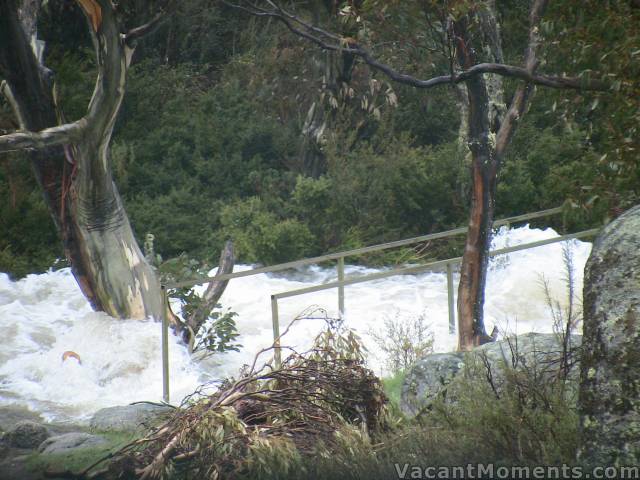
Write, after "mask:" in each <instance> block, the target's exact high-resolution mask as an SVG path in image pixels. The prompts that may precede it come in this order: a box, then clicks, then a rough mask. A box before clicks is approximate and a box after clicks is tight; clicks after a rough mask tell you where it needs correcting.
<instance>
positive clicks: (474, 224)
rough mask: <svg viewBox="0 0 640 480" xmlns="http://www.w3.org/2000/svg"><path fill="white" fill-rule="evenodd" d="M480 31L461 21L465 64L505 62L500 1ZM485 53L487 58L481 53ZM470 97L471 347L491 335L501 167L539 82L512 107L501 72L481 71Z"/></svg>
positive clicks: (534, 15)
mask: <svg viewBox="0 0 640 480" xmlns="http://www.w3.org/2000/svg"><path fill="white" fill-rule="evenodd" d="M546 3H547V1H546V0H536V1H535V2H534V5H533V7H532V9H531V13H530V24H531V27H530V30H529V45H528V48H527V51H526V52H525V62H526V69H527V70H528V71H529V72H530V73H534V71H535V69H536V67H537V62H536V49H537V46H538V43H539V37H538V29H537V25H538V24H539V20H540V17H541V15H542V12H543V10H544V8H545V6H546ZM472 18H473V19H475V21H476V24H477V25H479V26H480V28H479V32H478V33H475V34H474V36H472V35H471V34H470V33H469V28H468V26H469V25H468V22H469V21H470V20H469V18H463V19H461V20H459V21H458V22H456V23H455V25H454V27H453V29H454V35H455V37H456V39H457V42H458V45H457V60H458V63H459V64H460V66H461V67H462V68H463V69H469V68H471V67H472V66H473V65H476V64H478V63H480V62H494V63H503V61H504V60H503V55H502V45H501V40H500V29H499V24H498V22H497V19H496V15H495V0H487V1H486V2H483V3H482V4H481V5H480V6H479V10H478V11H477V13H476V14H475V15H474V17H472ZM478 52H483V54H484V57H485V58H478V57H479V55H478ZM465 84H466V90H467V97H468V110H467V112H466V113H467V115H468V119H467V122H466V124H467V126H468V145H469V150H470V152H471V185H472V193H471V205H470V212H469V230H468V232H467V239H466V243H465V249H464V254H463V257H462V265H461V269H460V284H459V287H458V332H459V333H458V348H459V349H460V350H469V349H471V348H473V346H476V345H479V344H481V343H485V342H487V341H490V340H491V337H489V336H488V335H487V333H486V329H485V324H484V300H485V297H484V295H485V286H486V280H487V269H488V263H489V255H488V253H489V249H490V246H491V236H492V225H493V219H494V209H495V201H496V189H497V181H498V172H499V170H500V166H501V164H502V160H503V158H504V153H505V150H506V148H507V146H508V144H509V142H510V140H511V137H512V136H513V133H514V131H515V129H516V126H517V123H518V121H519V120H520V119H521V118H522V115H524V113H525V112H526V109H527V107H528V105H529V99H530V96H531V93H533V90H534V87H533V85H532V84H530V83H526V84H523V85H521V86H519V87H518V89H517V90H516V93H515V95H514V97H513V99H512V102H511V104H510V106H509V109H508V110H507V108H506V106H505V104H504V100H503V96H504V93H503V88H502V79H501V78H500V77H499V76H497V75H491V74H489V75H484V76H481V75H478V76H475V77H471V78H470V79H468V80H467V81H466V82H465Z"/></svg>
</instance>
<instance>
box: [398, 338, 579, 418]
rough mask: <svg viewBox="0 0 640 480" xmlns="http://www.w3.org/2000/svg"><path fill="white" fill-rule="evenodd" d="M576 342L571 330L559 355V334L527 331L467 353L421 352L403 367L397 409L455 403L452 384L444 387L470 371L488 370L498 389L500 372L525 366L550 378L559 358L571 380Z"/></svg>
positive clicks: (503, 378)
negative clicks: (441, 401)
mask: <svg viewBox="0 0 640 480" xmlns="http://www.w3.org/2000/svg"><path fill="white" fill-rule="evenodd" d="M581 343H582V337H581V336H580V335H571V336H570V337H569V340H568V343H567V355H565V354H564V350H565V348H564V345H563V344H562V340H561V338H560V336H559V335H555V334H543V333H527V334H524V335H518V336H514V337H510V338H508V339H505V340H501V341H498V342H491V343H486V344H484V345H482V346H480V347H477V348H475V349H474V350H472V351H471V352H466V353H461V352H452V353H438V354H431V355H427V356H426V357H424V358H422V359H420V360H418V361H417V362H416V363H415V364H414V365H413V366H412V367H411V368H410V369H409V371H408V372H407V375H406V376H405V380H404V383H403V386H402V391H401V401H400V408H401V409H402V411H403V412H404V413H405V414H407V415H409V416H414V415H417V414H418V412H420V411H422V410H424V409H426V408H428V407H429V406H430V405H431V404H432V403H433V402H434V401H435V400H436V399H438V398H441V399H443V400H444V401H445V402H455V400H456V398H455V397H456V395H455V392H454V390H455V389H452V388H450V387H451V386H453V385H456V388H462V389H464V385H463V384H461V385H458V384H460V383H462V382H464V381H465V378H468V377H469V376H471V377H473V378H483V379H487V372H489V371H490V372H491V381H492V383H493V387H494V388H495V389H496V391H497V392H498V393H499V392H500V390H501V389H502V388H503V387H504V384H505V382H506V372H507V371H509V370H513V369H516V370H519V371H526V370H528V369H529V370H531V369H533V368H535V372H536V375H541V376H542V377H543V378H544V377H545V376H548V377H549V378H550V379H551V378H552V377H555V376H557V375H558V372H559V371H560V369H561V367H562V365H563V363H562V359H563V358H566V359H567V361H566V362H565V363H566V365H567V374H568V379H569V381H573V382H574V383H577V381H578V371H579V368H578V367H577V364H578V363H579V358H578V355H577V352H578V351H579V350H578V349H579V347H580V345H581ZM488 381H489V380H488V379H487V382H488Z"/></svg>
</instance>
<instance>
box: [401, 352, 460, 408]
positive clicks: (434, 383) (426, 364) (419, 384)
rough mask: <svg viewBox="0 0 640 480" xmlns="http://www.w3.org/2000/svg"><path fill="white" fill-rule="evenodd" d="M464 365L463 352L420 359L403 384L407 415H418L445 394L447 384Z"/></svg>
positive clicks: (403, 402) (402, 404)
mask: <svg viewBox="0 0 640 480" xmlns="http://www.w3.org/2000/svg"><path fill="white" fill-rule="evenodd" d="M463 367H464V355H463V354H462V353H436V354H432V355H427V356H426V357H424V358H422V359H420V360H418V361H417V362H416V363H415V364H414V365H413V366H412V367H411V368H410V369H409V371H408V372H407V375H406V376H405V379H404V383H403V384H402V390H401V396H400V408H401V409H402V411H403V412H405V413H406V414H407V415H411V416H413V415H416V414H417V413H418V412H419V411H420V410H421V409H422V408H424V407H426V406H428V405H429V404H431V403H432V402H433V401H434V400H435V399H436V398H438V396H440V395H443V394H444V392H445V391H446V387H447V385H449V384H450V383H451V381H452V380H453V379H454V377H455V376H456V375H457V374H458V372H459V371H460V370H461V369H462V368H463Z"/></svg>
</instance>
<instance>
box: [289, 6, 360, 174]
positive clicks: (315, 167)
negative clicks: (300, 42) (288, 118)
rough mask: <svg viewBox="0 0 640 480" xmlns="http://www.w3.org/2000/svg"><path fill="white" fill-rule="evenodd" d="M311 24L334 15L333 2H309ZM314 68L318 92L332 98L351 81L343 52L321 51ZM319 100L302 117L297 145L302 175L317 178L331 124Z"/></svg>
mask: <svg viewBox="0 0 640 480" xmlns="http://www.w3.org/2000/svg"><path fill="white" fill-rule="evenodd" d="M310 8H311V9H312V13H313V17H314V22H315V23H316V24H319V23H321V22H320V19H321V18H322V17H326V16H335V15H336V11H335V4H334V3H333V2H327V1H324V0H323V1H320V0H316V1H314V2H312V4H311V6H310ZM315 62H316V68H317V70H318V73H319V76H320V77H321V78H322V90H323V91H325V92H331V94H332V95H333V96H334V97H336V98H337V97H338V96H339V91H340V89H341V88H343V87H344V86H345V85H348V84H349V83H350V82H351V71H352V69H353V65H354V62H355V58H354V57H353V55H351V54H350V53H347V52H333V51H326V50H325V51H322V52H320V55H319V56H318V57H316V58H315ZM325 104H326V102H325V101H323V100H321V99H316V100H314V101H313V102H312V103H311V105H310V107H309V109H308V110H307V115H306V117H305V122H304V125H303V126H302V143H301V146H300V161H301V164H302V170H303V172H304V174H305V175H308V176H311V177H314V178H317V177H319V176H320V175H322V174H323V173H325V171H326V159H325V156H324V153H323V152H322V141H323V138H324V133H325V131H326V129H327V126H328V124H329V123H330V121H331V112H330V111H328V110H327V108H326V106H325Z"/></svg>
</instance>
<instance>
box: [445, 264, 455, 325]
mask: <svg viewBox="0 0 640 480" xmlns="http://www.w3.org/2000/svg"><path fill="white" fill-rule="evenodd" d="M447 297H448V300H449V333H456V310H455V305H454V303H455V302H454V298H453V264H452V263H451V262H449V263H447Z"/></svg>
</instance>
